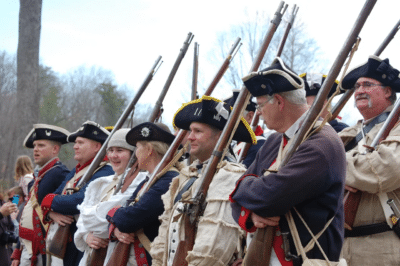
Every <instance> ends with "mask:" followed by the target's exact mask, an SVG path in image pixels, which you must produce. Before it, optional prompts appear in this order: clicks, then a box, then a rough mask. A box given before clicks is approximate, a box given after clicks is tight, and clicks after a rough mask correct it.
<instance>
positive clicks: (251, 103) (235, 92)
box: [224, 90, 256, 112]
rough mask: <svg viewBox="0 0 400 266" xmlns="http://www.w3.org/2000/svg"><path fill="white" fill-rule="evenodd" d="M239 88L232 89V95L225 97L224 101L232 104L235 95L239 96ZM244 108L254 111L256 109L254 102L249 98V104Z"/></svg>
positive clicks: (235, 97)
mask: <svg viewBox="0 0 400 266" xmlns="http://www.w3.org/2000/svg"><path fill="white" fill-rule="evenodd" d="M239 93H240V90H232V96H231V97H230V98H228V99H225V100H224V102H225V103H227V104H229V105H230V106H232V107H233V106H234V105H235V102H236V99H237V97H238V96H239ZM246 110H247V111H250V112H255V111H256V104H255V103H254V102H252V101H251V99H250V100H249V104H248V105H246Z"/></svg>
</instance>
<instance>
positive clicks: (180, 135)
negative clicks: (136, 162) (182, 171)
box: [142, 38, 241, 191]
mask: <svg viewBox="0 0 400 266" xmlns="http://www.w3.org/2000/svg"><path fill="white" fill-rule="evenodd" d="M240 40H241V39H240V38H237V39H236V41H235V42H234V44H233V45H232V47H231V49H230V50H229V52H228V56H227V57H226V59H225V60H224V62H223V64H222V65H221V67H220V68H219V70H218V72H217V74H216V75H215V77H214V78H213V80H212V81H211V84H210V85H209V86H208V88H207V90H206V92H205V94H204V95H206V96H210V95H211V93H212V92H213V91H214V89H215V87H216V86H217V84H218V82H219V81H220V80H221V79H222V77H223V75H224V73H225V72H226V70H227V69H228V67H229V64H230V63H231V62H232V60H233V57H234V55H235V54H236V52H237V51H238V49H239V48H240ZM186 134H187V130H183V129H180V130H179V132H178V134H177V135H176V137H175V139H174V141H173V142H172V144H171V145H170V146H169V148H168V151H167V152H166V153H165V155H164V157H163V158H162V159H161V161H160V163H159V164H158V165H157V166H156V168H155V169H154V171H153V174H152V175H151V176H150V178H149V182H147V183H146V185H145V186H144V188H143V190H142V191H147V186H148V185H149V184H151V180H153V179H154V178H155V176H156V175H157V174H158V173H159V172H161V170H162V169H164V168H165V167H166V166H167V165H168V164H169V163H170V162H171V160H172V158H174V155H175V153H176V151H177V150H178V148H179V145H180V144H181V143H182V141H183V140H184V138H185V137H186Z"/></svg>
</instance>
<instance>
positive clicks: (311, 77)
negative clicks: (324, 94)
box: [299, 73, 345, 98]
mask: <svg viewBox="0 0 400 266" xmlns="http://www.w3.org/2000/svg"><path fill="white" fill-rule="evenodd" d="M299 77H301V78H302V79H303V80H304V88H305V90H306V97H307V96H313V95H317V94H318V92H319V90H320V89H321V87H322V84H324V81H325V79H326V77H327V75H323V74H321V73H303V74H300V75H299ZM338 85H339V81H337V80H335V82H334V83H333V85H332V88H331V90H330V92H329V94H328V98H330V97H331V96H332V95H333V94H334V93H335V92H336V89H337V87H338ZM339 88H340V87H339ZM344 92H345V91H344V90H343V89H340V92H339V94H342V93H344ZM339 94H338V95H339Z"/></svg>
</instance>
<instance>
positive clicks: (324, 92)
mask: <svg viewBox="0 0 400 266" xmlns="http://www.w3.org/2000/svg"><path fill="white" fill-rule="evenodd" d="M375 3H376V0H367V1H366V3H365V4H364V6H363V8H362V10H361V12H360V14H359V15H358V18H357V20H356V22H355V24H354V26H353V28H352V30H351V31H350V34H349V36H348V37H347V39H346V41H345V43H344V45H343V47H342V49H341V50H340V52H339V55H338V56H337V57H336V60H335V62H334V63H333V66H332V68H331V69H330V71H329V73H328V75H327V77H326V79H325V81H324V83H323V84H322V86H321V89H320V90H319V92H318V94H317V97H316V98H315V100H314V102H313V104H312V105H311V108H310V110H309V112H308V113H307V115H306V118H305V119H304V123H303V126H302V127H301V128H300V130H299V132H298V134H296V135H295V137H294V140H293V145H291V146H290V147H289V148H288V151H287V153H286V156H285V157H284V158H283V160H282V163H281V165H280V167H283V166H284V165H285V164H286V163H287V162H288V161H289V159H290V157H291V156H292V155H293V153H294V152H295V150H296V149H297V147H298V146H299V145H300V143H301V141H302V140H303V138H304V136H305V134H306V133H307V131H308V130H309V128H310V127H311V125H312V124H313V123H314V120H315V119H316V118H317V117H318V115H319V112H320V110H321V109H322V107H323V106H324V102H325V100H326V99H327V96H328V94H329V91H330V88H332V85H333V83H334V82H335V80H336V77H337V76H338V75H339V72H340V70H341V68H342V66H343V64H344V62H345V61H346V58H347V56H348V54H349V53H350V51H351V48H352V47H353V45H354V43H355V42H356V40H357V36H358V34H359V33H360V31H361V29H362V27H363V26H364V23H365V21H366V20H367V18H368V16H369V14H370V13H371V11H372V8H373V7H374V5H375Z"/></svg>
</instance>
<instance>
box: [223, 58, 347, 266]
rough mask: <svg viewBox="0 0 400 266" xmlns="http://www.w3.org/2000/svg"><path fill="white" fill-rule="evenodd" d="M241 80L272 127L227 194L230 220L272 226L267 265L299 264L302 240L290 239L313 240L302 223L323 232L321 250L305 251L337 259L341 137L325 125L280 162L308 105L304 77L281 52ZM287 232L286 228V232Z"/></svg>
mask: <svg viewBox="0 0 400 266" xmlns="http://www.w3.org/2000/svg"><path fill="white" fill-rule="evenodd" d="M243 81H244V84H245V86H246V88H247V89H248V90H249V91H250V93H251V94H252V95H253V96H255V97H256V100H257V104H258V105H257V110H258V112H260V114H261V115H262V116H263V118H264V122H265V124H266V125H267V127H268V128H269V129H273V130H275V131H277V133H274V134H272V135H270V136H269V137H268V138H267V140H266V144H265V145H263V147H262V148H261V149H260V150H259V152H258V153H257V156H256V159H255V161H254V163H253V164H252V165H251V166H250V167H249V169H248V170H247V171H246V173H245V174H244V175H243V176H242V177H241V178H240V180H239V181H238V182H237V186H236V188H235V189H234V191H233V192H232V194H231V196H230V198H231V201H232V208H233V217H234V219H235V220H236V222H237V223H238V224H239V225H240V227H241V228H243V229H244V230H246V231H247V232H254V231H255V230H256V229H257V228H264V227H266V226H277V229H276V234H275V236H274V239H273V243H272V246H273V250H272V254H271V260H270V262H265V265H281V264H280V262H282V261H284V262H285V263H287V264H284V265H300V264H298V263H299V262H301V260H302V259H301V257H298V256H297V254H298V253H297V251H296V250H297V249H300V248H303V247H297V246H295V245H294V242H293V239H294V238H295V237H296V236H297V237H296V239H298V238H299V239H300V241H301V244H302V245H304V247H305V246H306V245H307V243H309V242H310V240H312V236H311V234H310V232H309V231H308V230H307V229H306V226H305V224H307V225H308V227H309V228H310V229H311V231H312V233H313V234H314V235H317V234H318V233H321V235H320V236H319V238H318V242H319V245H320V247H321V248H322V249H320V247H319V246H318V245H314V246H312V247H311V248H309V247H307V250H306V253H307V256H308V258H309V259H322V260H324V255H323V253H324V254H326V256H327V258H328V259H329V260H330V261H338V260H339V255H340V251H341V247H342V242H343V231H344V230H343V189H344V177H345V170H346V168H345V167H346V161H345V152H344V149H343V144H342V143H341V141H340V138H339V137H338V135H337V133H336V132H335V131H334V130H333V128H332V127H331V126H329V125H325V126H323V127H322V128H321V129H320V130H319V131H317V132H316V133H314V134H312V135H311V136H310V137H309V138H308V139H307V140H305V141H304V142H303V143H302V144H300V145H299V146H298V148H297V150H296V151H295V153H294V154H293V155H292V157H291V158H290V160H289V162H288V163H287V164H286V165H284V166H282V167H281V168H279V165H280V163H281V161H282V158H283V157H284V156H285V154H286V151H287V148H288V147H290V145H291V143H292V141H293V139H294V136H295V134H296V131H297V130H298V129H299V128H300V126H301V124H302V122H303V120H304V118H305V116H306V114H307V111H308V109H309V106H308V105H307V102H306V98H305V91H304V82H303V80H302V79H301V78H300V77H299V76H298V75H297V74H296V73H294V72H293V71H292V70H291V69H289V68H288V67H287V66H286V65H285V64H284V63H283V61H282V60H281V59H280V58H276V59H275V60H274V61H273V63H272V64H271V66H270V67H268V68H266V69H264V70H261V71H260V72H253V73H251V74H249V75H248V76H246V77H244V78H243ZM318 124H320V123H318ZM318 124H317V126H318ZM278 170H279V171H278ZM289 211H290V213H291V214H292V217H293V218H294V225H293V223H291V224H292V228H293V229H291V230H289V226H288V220H290V219H287V218H286V217H287V216H289V215H290V214H289ZM285 215H287V216H285ZM299 215H301V217H302V218H303V219H304V223H303V222H302V221H301V220H300V216H299ZM325 227H326V228H325ZM294 228H297V230H294ZM288 232H290V233H291V235H290V237H288V239H287V238H286V236H288V234H287V233H288ZM295 232H298V234H296V233H295ZM284 236H285V238H284ZM286 240H288V241H286ZM283 242H284V243H290V247H288V249H285V250H284V249H283V245H281V244H282V243H283ZM296 242H297V241H296ZM297 243H298V242H297ZM285 247H286V245H285ZM285 251H286V254H285ZM287 260H289V261H287Z"/></svg>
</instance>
